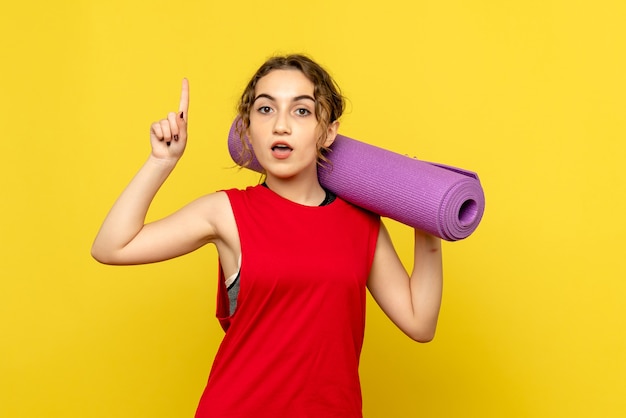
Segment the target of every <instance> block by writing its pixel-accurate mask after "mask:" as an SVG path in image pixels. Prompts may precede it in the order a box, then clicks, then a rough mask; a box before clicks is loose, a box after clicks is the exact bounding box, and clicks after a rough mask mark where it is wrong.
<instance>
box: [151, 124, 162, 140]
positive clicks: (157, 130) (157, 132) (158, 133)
mask: <svg viewBox="0 0 626 418" xmlns="http://www.w3.org/2000/svg"><path fill="white" fill-rule="evenodd" d="M150 130H151V131H152V134H153V135H154V136H155V138H156V139H158V140H159V141H163V130H162V129H161V124H160V123H159V122H154V123H153V124H152V125H151V126H150Z"/></svg>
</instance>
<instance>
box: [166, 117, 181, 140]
mask: <svg viewBox="0 0 626 418" xmlns="http://www.w3.org/2000/svg"><path fill="white" fill-rule="evenodd" d="M177 119H178V115H177V114H176V113H174V112H170V113H168V114H167V122H168V123H169V127H170V132H171V133H172V139H173V140H174V141H178V133H179V132H178V125H177V122H178V121H177Z"/></svg>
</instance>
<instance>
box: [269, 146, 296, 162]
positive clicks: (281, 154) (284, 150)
mask: <svg viewBox="0 0 626 418" xmlns="http://www.w3.org/2000/svg"><path fill="white" fill-rule="evenodd" d="M291 151H293V149H292V148H291V147H290V146H289V145H288V144H287V143H285V142H275V143H274V144H272V155H273V156H274V158H278V159H280V160H283V159H285V158H287V157H289V155H290V154H291Z"/></svg>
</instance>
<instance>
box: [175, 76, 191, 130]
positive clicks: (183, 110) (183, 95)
mask: <svg viewBox="0 0 626 418" xmlns="http://www.w3.org/2000/svg"><path fill="white" fill-rule="evenodd" d="M187 112H189V80H187V79H186V78H183V85H182V88H181V91H180V105H179V106H178V113H179V114H180V117H181V118H182V119H184V120H185V122H187V118H188V116H187Z"/></svg>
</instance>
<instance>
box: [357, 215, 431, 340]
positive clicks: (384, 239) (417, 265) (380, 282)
mask: <svg viewBox="0 0 626 418" xmlns="http://www.w3.org/2000/svg"><path fill="white" fill-rule="evenodd" d="M414 252H415V261H414V267H413V272H412V273H411V275H410V276H409V275H408V273H407V271H406V270H405V268H404V266H403V265H402V263H401V262H400V259H399V258H398V255H397V253H396V251H395V249H394V248H393V244H392V242H391V238H390V237H389V233H388V232H387V229H386V228H385V226H384V225H383V223H382V222H381V224H380V234H379V236H378V242H377V245H376V254H375V255H374V263H373V265H372V270H371V273H370V277H369V280H368V288H369V290H370V293H371V294H372V296H373V297H374V299H375V300H376V302H377V303H378V304H379V305H380V307H381V308H382V310H383V311H384V312H385V314H387V316H388V317H389V318H390V319H391V320H392V321H393V322H394V323H395V324H396V325H397V326H398V328H400V329H401V330H402V331H403V332H404V333H405V334H407V335H408V336H409V337H411V338H412V339H414V340H416V341H419V342H428V341H431V340H432V339H433V338H434V336H435V330H436V328H437V319H438V317H439V309H440V306H441V295H442V290H443V269H442V254H441V240H440V239H439V238H437V237H434V236H432V235H429V234H426V233H424V232H421V231H418V230H415V250H414Z"/></svg>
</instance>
